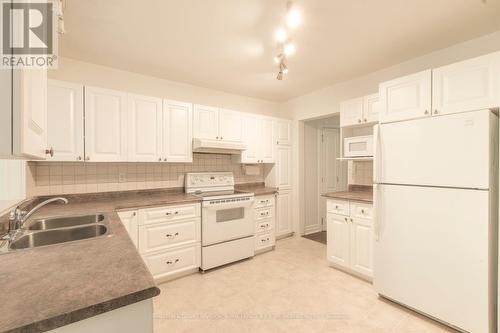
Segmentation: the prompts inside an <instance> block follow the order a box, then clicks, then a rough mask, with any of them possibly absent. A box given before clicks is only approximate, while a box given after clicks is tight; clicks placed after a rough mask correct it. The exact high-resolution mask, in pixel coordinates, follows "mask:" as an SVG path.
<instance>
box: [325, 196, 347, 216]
mask: <svg viewBox="0 0 500 333" xmlns="http://www.w3.org/2000/svg"><path fill="white" fill-rule="evenodd" d="M326 207H327V211H328V213H333V214H339V215H346V216H347V215H349V201H342V200H332V199H328V200H327V203H326Z"/></svg>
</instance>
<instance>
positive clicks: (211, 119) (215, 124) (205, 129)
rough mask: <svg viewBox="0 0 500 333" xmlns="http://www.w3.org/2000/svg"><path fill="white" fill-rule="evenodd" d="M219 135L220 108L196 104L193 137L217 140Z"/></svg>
mask: <svg viewBox="0 0 500 333" xmlns="http://www.w3.org/2000/svg"><path fill="white" fill-rule="evenodd" d="M218 136H219V109H218V108H215V107H211V106H203V105H195V106H194V116H193V137H195V138H198V139H211V140H216V139H217V137H218Z"/></svg>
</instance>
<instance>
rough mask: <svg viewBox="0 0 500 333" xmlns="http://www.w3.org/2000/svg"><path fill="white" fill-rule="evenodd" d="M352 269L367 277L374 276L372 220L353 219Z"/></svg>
mask: <svg viewBox="0 0 500 333" xmlns="http://www.w3.org/2000/svg"><path fill="white" fill-rule="evenodd" d="M350 262H351V269H352V270H353V271H355V272H356V273H359V274H362V275H364V276H366V277H370V278H371V277H372V276H373V231H372V220H368V219H361V218H353V219H352V223H351V260H350Z"/></svg>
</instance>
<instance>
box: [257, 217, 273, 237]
mask: <svg viewBox="0 0 500 333" xmlns="http://www.w3.org/2000/svg"><path fill="white" fill-rule="evenodd" d="M272 229H274V225H273V220H272V219H269V220H264V221H260V222H257V223H256V224H255V233H257V234H259V233H262V232H268V231H270V230H272Z"/></svg>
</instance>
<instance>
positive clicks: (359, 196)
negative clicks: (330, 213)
mask: <svg viewBox="0 0 500 333" xmlns="http://www.w3.org/2000/svg"><path fill="white" fill-rule="evenodd" d="M322 196H323V197H325V198H331V199H340V200H349V201H360V202H366V203H373V192H371V191H343V192H329V193H324V194H322Z"/></svg>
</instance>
